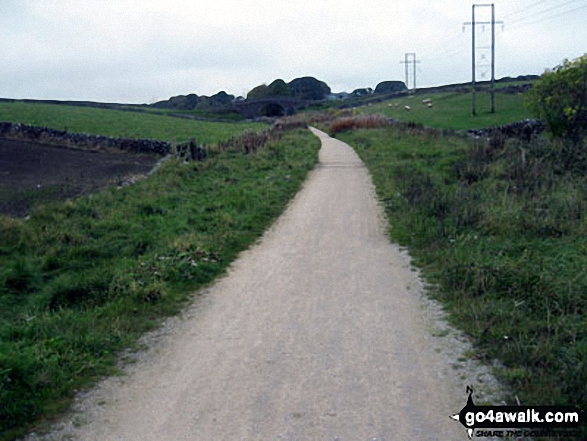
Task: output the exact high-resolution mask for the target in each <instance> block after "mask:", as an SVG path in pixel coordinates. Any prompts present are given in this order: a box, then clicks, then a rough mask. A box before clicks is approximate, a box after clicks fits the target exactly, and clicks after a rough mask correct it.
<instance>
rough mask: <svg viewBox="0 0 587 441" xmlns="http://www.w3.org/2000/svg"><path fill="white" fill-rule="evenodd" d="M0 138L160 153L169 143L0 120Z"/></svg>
mask: <svg viewBox="0 0 587 441" xmlns="http://www.w3.org/2000/svg"><path fill="white" fill-rule="evenodd" d="M0 137H2V138H5V139H11V140H16V141H29V142H39V143H43V144H49V145H56V146H64V147H72V148H76V147H77V148H86V149H93V150H122V151H126V152H131V153H146V154H152V155H160V156H164V155H167V154H168V153H170V151H171V145H170V143H168V142H165V141H156V140H152V139H125V138H110V137H108V136H100V135H88V134H86V133H68V132H66V131H64V130H55V129H50V128H48V127H36V126H29V125H26V124H19V123H9V122H0Z"/></svg>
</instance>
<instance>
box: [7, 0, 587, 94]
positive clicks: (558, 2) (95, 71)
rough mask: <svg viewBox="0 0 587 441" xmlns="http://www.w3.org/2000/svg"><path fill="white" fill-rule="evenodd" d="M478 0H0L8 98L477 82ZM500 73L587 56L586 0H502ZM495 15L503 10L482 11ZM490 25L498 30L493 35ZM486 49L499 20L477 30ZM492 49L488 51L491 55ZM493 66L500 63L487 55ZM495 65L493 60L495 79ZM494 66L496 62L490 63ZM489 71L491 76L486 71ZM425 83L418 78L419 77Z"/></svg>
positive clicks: (531, 70) (532, 70)
mask: <svg viewBox="0 0 587 441" xmlns="http://www.w3.org/2000/svg"><path fill="white" fill-rule="evenodd" d="M471 5H472V2H471V1H470V0H401V1H400V0H365V1H360V0H295V1H284V0H0V41H1V49H0V97H7V98H35V99H71V100H93V101H103V102H127V103H151V102H154V101H156V100H161V99H167V98H169V97H170V96H172V95H179V94H188V93H196V94H198V95H212V94H214V93H216V92H218V91H220V90H225V91H227V92H228V93H231V94H234V95H244V94H246V92H248V91H249V90H250V89H252V88H253V87H255V86H257V85H259V84H262V83H270V82H271V81H273V80H274V79H276V78H282V79H284V80H285V81H287V82H289V81H291V80H292V79H294V78H297V77H301V76H314V77H317V78H318V79H320V80H323V81H325V82H327V83H328V85H330V87H331V88H332V90H333V91H334V92H339V91H348V92H351V91H352V90H354V89H356V88H359V87H373V88H374V87H375V86H376V85H377V83H379V82H380V81H383V80H404V75H405V74H404V65H403V64H400V61H402V60H403V59H404V53H406V52H416V54H417V57H418V59H419V60H421V62H420V64H418V65H417V85H418V86H419V87H423V86H433V85H440V84H447V83H452V82H465V81H470V79H471V27H470V26H469V27H467V28H465V29H464V32H463V25H462V24H463V22H465V21H470V20H471ZM495 5H496V19H497V20H503V21H504V22H505V27H504V28H503V29H502V27H501V26H498V27H497V32H496V47H497V49H496V76H497V77H498V78H499V77H503V76H517V75H521V74H540V73H542V72H543V71H544V69H545V68H549V67H554V66H556V65H557V64H559V63H560V62H561V61H562V60H563V59H565V58H570V59H572V58H576V57H578V56H580V55H582V54H584V53H586V52H587V26H586V25H585V23H587V2H586V1H585V0H496V1H495ZM477 14H478V17H477V19H478V20H482V21H483V20H485V21H489V20H490V18H491V15H490V8H477ZM483 31H484V32H483ZM477 35H478V39H479V46H488V45H489V44H490V28H489V27H488V26H486V27H485V29H483V28H482V27H481V26H479V27H478V28H477ZM484 56H485V58H484ZM478 60H479V64H483V63H486V62H488V61H489V52H488V51H483V50H480V51H479V59H478ZM483 70H487V69H486V68H485V69H484V68H482V67H480V68H479V71H478V75H479V77H481V76H482V75H483V74H484V72H483ZM486 75H488V72H487V73H486ZM486 78H489V77H488V76H486ZM411 81H412V79H411V78H410V82H411Z"/></svg>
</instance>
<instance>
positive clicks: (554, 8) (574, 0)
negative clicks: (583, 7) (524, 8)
mask: <svg viewBox="0 0 587 441" xmlns="http://www.w3.org/2000/svg"><path fill="white" fill-rule="evenodd" d="M583 1H584V0H580V3H583ZM573 3H574V4H578V3H577V0H570V1H566V2H564V3H560V4H557V5H553V6H551V7H549V8H546V9H541V10H539V11H534V12H531V13H529V14H527V15H526V16H524V17H521V18H517V19H514V20H513V21H512V22H511V24H521V23H524V22H527V21H528V20H533V19H535V18H540V17H541V16H543V15H544V14H547V13H549V12H552V11H557V10H559V9H561V8H565V7H567V6H572V5H573Z"/></svg>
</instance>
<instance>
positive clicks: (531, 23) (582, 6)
mask: <svg viewBox="0 0 587 441" xmlns="http://www.w3.org/2000/svg"><path fill="white" fill-rule="evenodd" d="M585 8H587V4H584V5H581V6H579V7H578V8H574V9H569V10H567V11H562V12H561V13H559V14H555V15H551V16H548V17H542V18H539V19H538V20H535V21H532V22H522V23H521V24H519V25H518V27H524V26H531V25H535V24H538V23H543V22H545V21H550V20H554V19H555V18H559V17H562V16H564V15H567V14H570V13H573V12H577V11H580V10H581V9H585Z"/></svg>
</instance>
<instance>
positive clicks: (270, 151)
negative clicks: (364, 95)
mask: <svg viewBox="0 0 587 441" xmlns="http://www.w3.org/2000/svg"><path fill="white" fill-rule="evenodd" d="M248 136H249V137H254V136H255V135H253V134H251V135H248ZM318 148H319V141H318V139H317V138H315V137H314V136H312V135H311V134H310V133H309V132H308V131H292V132H288V133H285V134H283V135H282V136H281V137H280V139H279V140H277V139H275V138H273V139H269V140H266V142H264V144H263V145H262V146H258V147H257V148H255V149H253V150H254V152H253V151H251V152H250V154H243V150H246V148H244V147H242V146H234V148H231V147H230V146H225V148H222V149H218V148H214V149H210V150H209V151H208V155H207V158H206V160H204V161H194V162H188V163H185V162H183V161H179V160H170V161H167V162H165V163H164V164H163V165H162V166H161V167H160V168H159V169H158V170H157V172H155V173H154V174H153V175H151V176H150V177H149V178H148V179H144V180H141V181H139V182H137V183H136V184H135V185H132V186H129V187H126V188H123V189H109V190H106V191H103V192H100V193H97V194H94V195H91V196H86V197H83V198H81V199H78V200H76V201H67V202H62V203H54V204H50V205H46V206H43V207H39V208H37V209H36V210H34V211H33V213H32V214H31V216H30V219H28V220H16V219H12V218H7V217H2V216H0V439H1V440H3V441H4V440H10V439H14V438H15V437H16V436H19V435H21V434H23V433H24V432H25V430H26V429H27V428H30V427H31V426H32V425H33V424H38V423H39V422H41V421H42V420H43V419H44V418H47V417H51V416H52V415H55V414H56V413H57V412H59V411H60V410H63V409H64V408H65V407H66V406H67V405H68V403H69V400H70V399H71V397H72V396H73V394H74V392H75V390H77V389H79V388H81V387H85V386H88V385H91V384H92V383H93V382H94V381H95V380H96V378H97V377H98V376H100V375H103V374H107V373H111V372H113V370H114V366H115V361H116V358H117V354H118V353H119V352H120V350H121V349H123V348H125V347H128V346H129V345H132V344H133V342H135V341H136V339H137V338H138V336H139V335H140V334H141V333H143V332H145V331H147V330H149V329H152V328H153V327H154V326H156V325H157V323H159V322H160V320H161V319H162V318H163V317H165V316H166V315H169V314H172V313H176V312H177V311H179V310H180V309H181V307H182V305H184V304H185V302H186V301H188V300H189V299H190V297H191V293H193V292H194V291H195V290H196V289H198V288H199V287H201V286H203V285H204V284H206V283H208V282H210V281H211V280H212V279H213V278H214V277H215V276H216V275H218V274H220V273H221V272H222V271H224V270H225V269H226V267H227V266H228V264H229V263H230V262H231V261H233V260H234V259H235V258H236V256H237V254H238V253H239V252H240V251H241V250H243V249H245V248H247V247H248V246H250V245H251V244H252V243H254V241H255V240H256V239H257V238H258V237H259V236H260V235H261V234H262V233H263V231H264V230H265V229H266V228H267V227H268V226H269V225H270V223H271V222H272V221H273V220H274V219H275V218H276V217H277V216H278V215H279V214H280V213H281V212H282V210H283V209H284V207H285V206H286V204H287V202H288V201H289V200H290V198H291V197H293V195H295V193H296V192H297V190H298V189H299V187H300V185H301V183H302V182H303V180H304V178H305V176H306V173H307V172H308V170H309V169H311V168H312V167H313V166H314V164H315V163H316V161H317V151H318Z"/></svg>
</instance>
